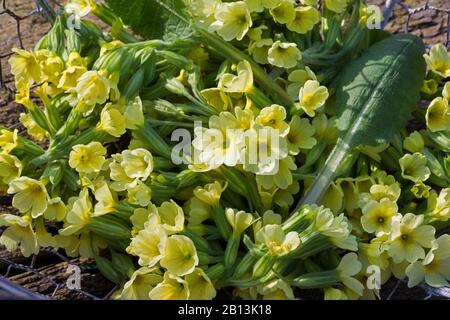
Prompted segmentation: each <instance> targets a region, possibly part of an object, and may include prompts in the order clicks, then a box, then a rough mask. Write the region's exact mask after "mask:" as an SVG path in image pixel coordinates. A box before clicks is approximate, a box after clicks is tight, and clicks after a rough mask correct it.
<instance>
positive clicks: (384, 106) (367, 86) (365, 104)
mask: <svg viewBox="0 0 450 320" xmlns="http://www.w3.org/2000/svg"><path fill="white" fill-rule="evenodd" d="M424 51H425V48H424V45H423V43H422V40H421V39H420V38H418V37H415V36H412V35H407V34H402V35H395V36H392V37H389V38H387V39H385V40H383V41H380V42H378V43H376V44H374V45H373V46H372V47H371V48H369V50H368V51H367V52H366V53H364V54H363V55H362V56H361V57H360V58H359V59H357V60H356V61H354V62H351V63H350V64H349V65H347V66H346V67H345V68H344V70H343V71H342V73H341V74H340V75H339V85H338V87H337V91H336V110H337V114H338V123H337V124H338V128H339V130H340V133H341V134H340V138H339V140H338V143H337V145H336V147H335V148H334V150H333V151H332V152H331V154H330V156H329V158H328V160H327V162H326V163H325V166H324V168H323V169H322V170H321V172H320V174H319V175H318V176H317V178H316V179H315V181H314V182H313V184H312V186H311V187H310V189H309V191H308V192H307V194H306V195H305V197H304V198H303V199H302V201H301V202H300V203H299V206H300V205H302V204H306V203H316V202H317V201H318V200H319V199H320V198H321V196H322V195H323V193H324V192H325V191H326V189H327V188H328V186H329V184H330V183H331V181H333V179H334V177H335V173H336V172H338V169H339V166H340V164H341V163H342V161H343V159H344V158H345V156H346V155H347V154H348V152H349V151H350V150H352V149H353V148H355V147H357V146H359V145H377V144H382V143H387V142H390V140H391V139H392V137H393V135H394V134H395V133H396V132H399V131H400V130H401V129H402V128H404V127H405V125H406V122H407V121H408V119H409V118H410V116H411V111H412V108H413V107H415V106H416V105H417V103H418V100H419V98H420V88H421V86H422V83H423V78H424V75H425V62H424V59H423V57H422V55H423V53H424Z"/></svg>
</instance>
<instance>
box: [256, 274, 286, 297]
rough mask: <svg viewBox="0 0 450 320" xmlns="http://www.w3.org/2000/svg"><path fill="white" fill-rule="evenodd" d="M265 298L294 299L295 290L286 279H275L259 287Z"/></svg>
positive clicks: (259, 291)
mask: <svg viewBox="0 0 450 320" xmlns="http://www.w3.org/2000/svg"><path fill="white" fill-rule="evenodd" d="M257 290H258V293H259V294H260V295H262V296H263V297H262V298H263V300H294V299H295V297H294V291H293V290H292V288H291V286H289V285H288V284H287V283H286V282H285V281H283V280H281V279H275V280H272V281H270V282H268V283H265V284H264V285H260V286H258V287H257Z"/></svg>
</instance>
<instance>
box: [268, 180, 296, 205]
mask: <svg viewBox="0 0 450 320" xmlns="http://www.w3.org/2000/svg"><path fill="white" fill-rule="evenodd" d="M299 191H300V184H299V183H298V181H293V182H292V184H291V185H290V186H289V187H287V188H286V189H284V190H283V189H278V190H277V191H276V192H275V195H274V196H273V202H274V203H275V204H277V205H279V206H280V207H289V206H291V205H292V204H293V203H294V197H293V196H294V195H296V194H298V192H299Z"/></svg>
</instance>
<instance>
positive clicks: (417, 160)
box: [398, 152, 431, 182]
mask: <svg viewBox="0 0 450 320" xmlns="http://www.w3.org/2000/svg"><path fill="white" fill-rule="evenodd" d="M398 162H399V163H400V167H401V169H402V177H403V178H405V179H407V180H411V181H412V182H418V181H422V182H423V181H426V180H428V178H429V177H430V175H431V171H430V169H429V168H428V167H427V157H425V156H424V155H423V154H421V153H418V152H416V153H414V154H405V155H404V156H403V157H402V158H401V159H400V160H399V161H398Z"/></svg>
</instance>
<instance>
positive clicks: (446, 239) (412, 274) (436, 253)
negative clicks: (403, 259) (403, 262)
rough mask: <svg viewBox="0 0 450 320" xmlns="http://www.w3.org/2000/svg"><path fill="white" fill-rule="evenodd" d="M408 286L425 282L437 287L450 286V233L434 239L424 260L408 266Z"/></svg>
mask: <svg viewBox="0 0 450 320" xmlns="http://www.w3.org/2000/svg"><path fill="white" fill-rule="evenodd" d="M406 275H407V276H408V287H409V288H412V287H415V286H417V285H418V284H419V283H421V282H423V281H424V280H425V282H426V283H427V284H428V285H430V286H432V287H435V288H439V287H447V286H449V283H448V281H449V280H450V235H448V234H445V235H442V236H440V237H439V238H438V239H436V240H434V241H433V246H432V247H431V249H430V251H428V253H427V255H426V256H425V258H424V259H423V260H422V261H416V262H413V263H412V264H410V265H409V266H408V267H407V268H406Z"/></svg>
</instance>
